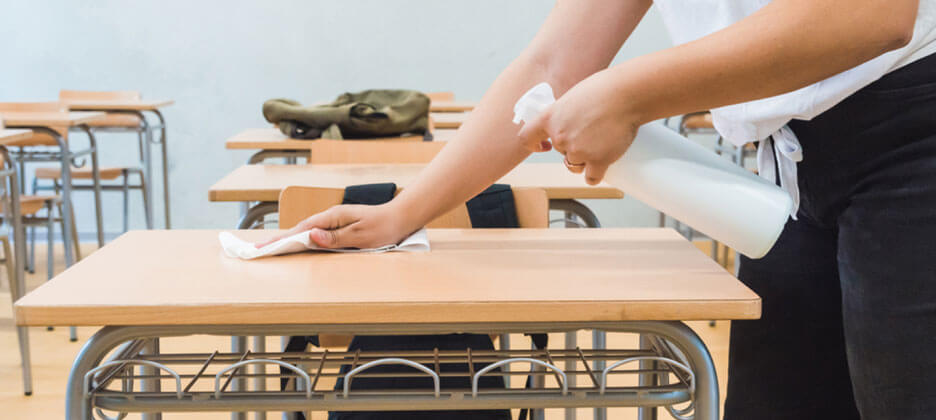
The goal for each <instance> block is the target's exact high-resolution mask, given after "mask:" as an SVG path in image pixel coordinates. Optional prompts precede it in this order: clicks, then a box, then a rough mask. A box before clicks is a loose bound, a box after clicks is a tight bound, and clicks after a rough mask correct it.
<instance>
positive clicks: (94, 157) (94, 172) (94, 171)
mask: <svg viewBox="0 0 936 420" xmlns="http://www.w3.org/2000/svg"><path fill="white" fill-rule="evenodd" d="M78 127H79V128H80V129H81V130H82V131H84V132H85V134H87V135H88V142H89V143H90V144H91V179H92V182H93V184H94V188H93V190H94V217H95V219H96V221H97V241H98V248H101V247H103V246H104V216H103V215H102V213H101V210H102V209H101V167H100V166H99V165H98V148H97V141H96V139H95V138H94V133H93V132H92V131H91V128H90V127H88V126H87V125H84V124H82V125H80V126H78ZM66 243H68V242H66Z"/></svg>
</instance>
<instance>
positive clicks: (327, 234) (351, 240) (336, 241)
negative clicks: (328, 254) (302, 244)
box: [309, 223, 369, 248]
mask: <svg viewBox="0 0 936 420" xmlns="http://www.w3.org/2000/svg"><path fill="white" fill-rule="evenodd" d="M366 231H367V229H364V228H362V227H360V226H358V225H357V223H353V224H350V225H348V226H344V227H341V228H338V229H331V230H325V229H319V228H316V229H312V230H311V231H309V239H311V240H312V242H314V243H315V244H316V245H318V246H320V247H322V248H362V247H364V248H367V247H369V245H367V244H368V243H369V241H368V238H365V236H367V232H366Z"/></svg>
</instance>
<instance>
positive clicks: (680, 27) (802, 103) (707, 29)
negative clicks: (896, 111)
mask: <svg viewBox="0 0 936 420" xmlns="http://www.w3.org/2000/svg"><path fill="white" fill-rule="evenodd" d="M654 3H655V4H656V7H657V9H658V10H659V11H660V14H661V15H662V16H663V22H664V24H665V25H666V27H667V30H668V31H669V33H670V36H671V37H672V38H673V42H674V43H676V44H683V43H686V42H690V41H694V40H696V39H698V38H702V37H704V36H706V35H708V34H711V33H713V32H716V31H719V30H721V29H724V28H725V27H727V26H729V25H731V24H733V23H735V22H737V21H739V20H741V19H744V18H745V17H747V16H748V15H750V14H752V13H754V12H756V11H757V10H759V9H760V8H761V7H764V6H765V5H767V3H770V0H654ZM931 54H936V0H920V7H919V11H918V13H917V19H916V25H915V27H914V31H913V39H912V40H911V41H910V43H909V44H907V45H906V46H905V47H903V48H900V49H898V50H894V51H890V52H888V53H886V54H883V55H881V56H879V57H877V58H874V59H873V60H871V61H868V62H866V63H864V64H861V65H859V66H857V67H855V68H852V69H850V70H847V71H844V72H842V73H839V74H837V75H835V76H832V77H830V78H828V79H825V80H822V81H820V82H818V83H814V84H812V85H809V86H806V87H804V88H802V89H799V90H796V91H793V92H789V93H786V94H783V95H779V96H774V97H770V98H765V99H760V100H756V101H751V102H745V103H741V104H737V105H731V106H726V107H722V108H717V109H713V110H712V118H713V122H714V124H715V129H716V130H718V132H719V134H721V135H722V136H723V137H724V138H725V139H726V140H728V141H730V142H732V143H734V144H736V145H738V146H740V145H743V144H745V143H749V142H754V141H761V140H766V139H769V138H771V137H772V139H773V147H763V146H764V144H761V147H759V148H758V153H757V154H758V167H759V168H760V173H761V175H762V176H764V177H766V178H768V179H773V177H774V173H775V171H774V167H773V166H774V156H776V157H777V161H778V162H779V164H780V165H779V168H777V169H778V172H779V173H780V182H781V185H782V186H783V188H784V189H785V190H787V191H788V192H789V193H790V195H791V196H792V197H793V201H794V208H793V215H794V217H795V214H796V210H797V208H798V207H799V191H798V189H797V184H796V162H799V161H800V160H802V159H803V155H802V149H801V147H800V144H799V141H798V140H797V139H796V136H795V135H794V134H793V132H792V131H791V130H790V129H789V128H787V127H786V125H787V123H788V122H790V120H792V119H798V120H811V119H813V118H814V117H816V116H818V115H819V114H822V113H823V112H825V111H826V110H828V109H829V108H832V107H833V106H835V105H836V104H838V103H839V102H841V101H842V100H843V99H845V98H847V97H848V96H850V95H851V94H853V93H855V92H857V91H858V90H860V89H861V88H863V87H865V86H867V85H869V84H871V83H873V82H874V81H876V80H878V79H880V78H881V77H882V76H884V75H885V74H887V73H890V72H892V71H894V70H897V69H899V68H901V67H903V66H905V65H907V64H910V63H912V62H914V61H916V60H919V59H921V58H924V57H927V56H929V55H931Z"/></svg>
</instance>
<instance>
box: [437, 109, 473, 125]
mask: <svg viewBox="0 0 936 420" xmlns="http://www.w3.org/2000/svg"><path fill="white" fill-rule="evenodd" d="M469 115H471V113H470V112H433V113H431V114H429V116H430V118H432V122H433V124H435V128H458V127H461V125H462V123H464V122H465V120H467V119H468V116H469Z"/></svg>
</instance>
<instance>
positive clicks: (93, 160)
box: [0, 101, 173, 395]
mask: <svg viewBox="0 0 936 420" xmlns="http://www.w3.org/2000/svg"><path fill="white" fill-rule="evenodd" d="M172 103H173V102H172V101H66V102H62V104H63V105H65V108H66V109H67V110H65V111H61V112H28V111H23V112H9V111H3V112H0V120H2V121H3V124H4V125H5V126H6V127H10V128H11V130H4V133H5V134H6V135H3V136H0V148H2V149H3V150H2V154H3V156H4V159H5V161H7V164H9V165H10V167H11V169H10V170H8V171H3V173H4V178H5V179H12V180H14V181H13V182H11V183H10V184H9V185H10V186H11V188H10V190H11V191H7V198H8V199H9V204H8V206H9V210H10V211H8V212H7V215H8V217H9V220H8V222H9V223H10V226H12V229H13V236H14V245H15V247H14V248H15V249H16V251H15V252H14V254H15V256H14V258H12V259H13V260H14V261H15V263H14V273H15V274H14V278H11V279H10V283H11V288H10V289H11V298H12V299H13V300H14V301H16V300H17V299H18V298H20V297H21V296H22V294H23V293H24V292H25V280H24V277H25V275H24V270H25V246H24V244H23V242H24V241H25V239H24V238H25V234H24V232H23V230H24V226H23V223H22V218H21V215H20V211H19V210H20V208H19V204H20V203H19V195H20V193H22V191H23V189H24V182H23V180H24V178H25V173H23V172H24V170H25V162H37V161H38V162H47V161H53V162H58V163H59V165H60V170H61V183H62V191H61V199H62V205H63V210H62V214H61V217H62V224H63V229H62V236H63V243H64V244H66V246H64V251H65V263H66V266H71V265H72V263H73V262H74V255H73V251H74V250H73V248H72V247H71V246H69V245H70V244H72V243H74V238H73V237H72V235H73V232H75V231H76V230H75V228H74V224H75V221H74V220H73V215H74V211H73V200H72V194H71V193H72V187H73V186H72V182H71V181H72V176H71V171H72V168H73V165H74V164H75V163H76V162H79V161H80V160H79V159H81V158H83V157H88V158H89V160H90V164H91V179H92V185H93V186H92V190H93V193H94V211H95V221H96V227H97V242H98V246H103V245H104V224H103V214H102V209H101V178H100V165H99V162H98V151H99V149H98V148H99V145H98V143H97V139H96V138H95V133H94V129H92V128H91V127H90V126H89V124H91V123H93V122H95V121H100V120H102V119H104V118H105V117H106V115H107V114H108V113H130V114H134V115H138V116H140V121H141V127H140V129H141V130H143V131H144V133H145V138H146V142H145V145H144V147H143V154H144V159H143V160H144V171H145V173H146V177H147V179H148V180H151V179H152V173H153V169H152V160H151V158H150V156H151V152H150V147H149V146H150V144H159V145H161V147H162V157H163V159H162V163H163V190H164V204H165V217H166V219H165V220H166V226H167V227H168V226H169V223H170V221H169V220H170V219H169V183H168V173H167V171H166V169H167V167H168V166H167V151H166V123H165V119H164V118H163V116H162V114H161V113H160V111H159V109H160V108H162V107H166V106H169V105H171V104H172ZM144 112H148V113H152V114H154V115H156V117H157V119H158V121H159V123H158V124H151V123H149V122H148V121H147V120H146V118H145V116H144V114H143V113H144ZM61 129H67V130H69V131H75V130H77V131H81V132H83V133H85V134H86V135H87V138H88V147H87V148H85V149H81V150H75V147H74V145H75V142H74V141H73V140H72V141H69V140H67V139H66V138H65V136H63V135H62V134H61V132H60V131H58V130H61ZM155 130H159V131H160V133H161V135H160V139H159V141H156V140H154V138H155V137H154V134H153V133H154V131H155ZM34 133H43V134H47V135H49V136H51V137H52V138H53V139H54V140H55V142H56V144H57V147H52V148H48V147H42V146H39V147H32V146H19V145H18V142H21V141H25V140H28V139H29V138H31V137H32V136H33V135H34ZM14 134H15V135H14ZM17 167H18V168H19V171H18V172H19V173H17V169H16V168H17ZM148 182H149V181H148ZM149 191H152V189H150V190H149ZM146 202H147V203H148V205H149V206H152V204H153V200H152V197H148V199H147V200H146ZM147 214H149V215H152V214H153V212H152V207H150V208H149V211H148V212H147ZM48 217H50V218H51V217H52V215H51V214H50V215H49V216H48ZM150 223H151V220H148V224H150ZM48 257H49V258H51V255H50V256H48ZM7 258H10V257H9V256H7ZM17 332H18V336H19V337H18V338H19V342H20V353H21V355H22V362H23V382H24V391H25V393H26V394H27V395H28V394H30V393H31V392H32V381H31V369H30V357H29V339H28V334H27V331H26V329H25V328H19V329H18V331H17Z"/></svg>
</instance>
